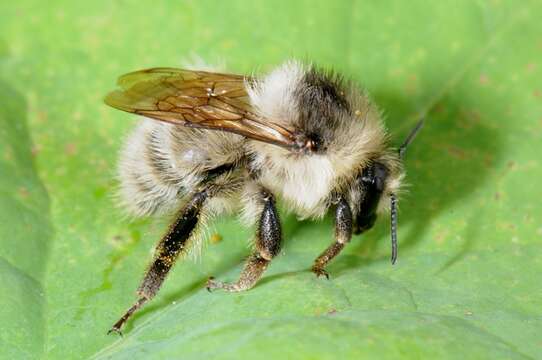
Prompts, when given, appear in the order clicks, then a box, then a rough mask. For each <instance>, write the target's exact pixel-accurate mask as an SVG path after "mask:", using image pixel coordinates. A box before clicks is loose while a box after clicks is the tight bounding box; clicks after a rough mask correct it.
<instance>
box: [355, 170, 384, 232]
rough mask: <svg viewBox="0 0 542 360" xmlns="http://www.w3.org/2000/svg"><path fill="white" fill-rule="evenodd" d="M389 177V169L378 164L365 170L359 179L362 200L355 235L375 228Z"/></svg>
mask: <svg viewBox="0 0 542 360" xmlns="http://www.w3.org/2000/svg"><path fill="white" fill-rule="evenodd" d="M387 177H388V169H387V168H386V167H385V166H384V165H382V164H381V163H378V162H376V163H373V164H371V165H370V166H368V167H366V168H365V169H363V172H362V173H361V176H360V177H359V178H358V184H359V187H360V189H361V193H362V200H361V202H360V203H359V208H358V211H357V214H358V215H357V217H356V219H355V220H356V221H355V223H354V234H356V235H357V234H361V233H362V232H364V231H365V230H369V229H370V228H372V227H373V225H374V223H375V220H376V208H377V206H378V202H379V201H380V197H381V196H382V192H383V191H384V186H385V184H386V178H387Z"/></svg>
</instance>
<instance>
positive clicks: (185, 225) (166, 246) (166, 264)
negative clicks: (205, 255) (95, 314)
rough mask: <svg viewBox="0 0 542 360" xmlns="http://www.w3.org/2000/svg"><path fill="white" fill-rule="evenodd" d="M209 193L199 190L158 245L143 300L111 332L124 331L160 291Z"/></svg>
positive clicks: (141, 290) (142, 289)
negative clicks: (140, 309)
mask: <svg viewBox="0 0 542 360" xmlns="http://www.w3.org/2000/svg"><path fill="white" fill-rule="evenodd" d="M208 196H209V194H208V190H207V189H204V190H201V191H199V192H197V193H196V194H194V195H193V197H192V198H191V199H190V200H189V201H188V203H187V204H186V205H185V206H184V207H183V208H182V209H181V210H180V211H179V213H178V215H177V218H176V220H175V222H173V224H171V226H170V228H169V230H168V232H167V233H166V235H165V236H164V237H163V238H162V239H161V240H160V242H159V243H158V245H157V247H156V256H155V259H154V261H153V262H152V264H151V266H150V267H149V269H148V270H147V272H146V274H145V277H144V278H143V281H142V282H141V285H140V286H139V288H138V290H137V294H138V295H139V299H138V300H137V301H136V302H135V304H134V305H133V306H132V307H131V308H130V309H128V311H127V312H126V313H125V314H124V315H123V316H122V317H121V318H120V319H119V320H118V321H117V322H116V323H115V324H114V325H113V327H112V328H111V330H109V332H108V334H109V333H111V332H117V333H120V329H121V328H122V326H123V325H124V323H125V322H126V321H127V320H128V319H129V318H130V317H131V316H132V314H133V313H134V312H135V311H136V310H137V309H139V308H140V307H141V306H143V304H145V303H146V302H147V301H149V300H151V299H152V298H153V297H154V296H155V295H156V293H158V290H159V289H160V286H161V285H162V283H163V282H164V280H165V278H166V276H167V274H168V272H169V270H170V269H171V268H172V266H173V264H175V260H177V257H178V255H179V254H180V253H181V252H182V251H183V250H184V249H185V245H186V241H187V240H188V239H189V238H190V236H191V235H192V233H193V231H194V229H195V228H196V225H197V223H198V218H199V215H200V210H201V208H202V206H203V204H204V202H205V200H206V199H207V197H208Z"/></svg>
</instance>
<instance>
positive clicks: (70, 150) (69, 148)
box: [64, 143, 77, 156]
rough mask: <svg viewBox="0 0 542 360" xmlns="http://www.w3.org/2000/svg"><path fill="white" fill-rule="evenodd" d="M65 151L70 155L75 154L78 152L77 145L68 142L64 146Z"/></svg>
mask: <svg viewBox="0 0 542 360" xmlns="http://www.w3.org/2000/svg"><path fill="white" fill-rule="evenodd" d="M64 152H65V153H66V155H68V156H73V155H74V154H75V153H76V152H77V146H76V145H75V144H74V143H68V144H66V146H65V147H64Z"/></svg>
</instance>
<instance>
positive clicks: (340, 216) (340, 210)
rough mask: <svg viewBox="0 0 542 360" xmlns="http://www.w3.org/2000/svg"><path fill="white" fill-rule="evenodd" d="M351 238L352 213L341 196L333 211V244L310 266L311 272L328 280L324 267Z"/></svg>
mask: <svg viewBox="0 0 542 360" xmlns="http://www.w3.org/2000/svg"><path fill="white" fill-rule="evenodd" d="M351 238H352V211H351V210H350V205H348V202H347V201H346V200H345V199H344V197H343V196H341V197H340V199H339V203H338V204H337V208H336V210H335V242H334V243H333V244H331V245H330V246H329V247H328V248H327V249H326V250H325V251H324V252H323V253H322V254H321V255H320V256H318V258H316V260H315V261H314V265H313V266H312V272H314V273H315V274H316V276H318V277H320V276H322V275H324V276H325V277H326V278H328V279H329V274H328V273H327V271H325V270H324V267H325V266H326V265H327V263H328V262H330V261H331V259H333V258H334V257H335V256H337V255H338V254H339V253H340V252H341V250H342V249H343V248H344V245H346V243H348V242H349V241H350V239H351Z"/></svg>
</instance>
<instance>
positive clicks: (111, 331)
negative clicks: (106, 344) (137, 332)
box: [107, 327, 122, 337]
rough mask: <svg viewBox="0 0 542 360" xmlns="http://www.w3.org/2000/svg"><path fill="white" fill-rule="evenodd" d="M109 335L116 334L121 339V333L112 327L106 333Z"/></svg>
mask: <svg viewBox="0 0 542 360" xmlns="http://www.w3.org/2000/svg"><path fill="white" fill-rule="evenodd" d="M111 333H117V334H119V335H120V337H122V331H120V329H119V328H116V327H112V328H111V329H109V331H108V332H107V335H110V334H111Z"/></svg>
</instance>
